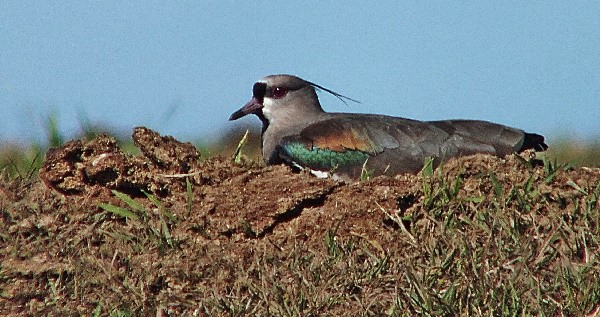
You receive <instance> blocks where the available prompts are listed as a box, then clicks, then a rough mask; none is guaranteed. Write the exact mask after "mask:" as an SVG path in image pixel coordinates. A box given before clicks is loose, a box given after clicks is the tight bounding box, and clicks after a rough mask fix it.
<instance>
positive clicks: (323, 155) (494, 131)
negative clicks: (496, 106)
mask: <svg viewBox="0 0 600 317" xmlns="http://www.w3.org/2000/svg"><path fill="white" fill-rule="evenodd" d="M315 90H323V91H326V92H329V93H331V94H333V95H334V96H336V97H338V98H340V99H342V98H345V99H349V100H352V99H350V98H347V97H344V96H342V95H340V94H338V93H336V92H333V91H331V90H329V89H326V88H324V87H322V86H319V85H316V84H314V83H311V82H309V81H306V80H303V79H301V78H298V77H296V76H291V75H271V76H267V77H265V78H263V79H262V80H259V81H258V82H256V83H255V84H254V87H253V89H252V94H253V96H252V99H250V101H249V102H248V103H246V105H244V106H243V107H242V108H241V109H239V110H238V111H236V112H234V113H233V114H232V115H231V117H230V118H229V120H237V119H239V118H241V117H243V116H245V115H247V114H255V115H257V116H258V118H259V119H260V120H261V121H262V154H263V158H264V160H265V162H266V163H267V164H280V163H286V164H289V165H291V166H294V167H297V168H301V169H304V168H308V169H310V171H311V172H312V173H313V174H315V175H317V176H328V175H330V176H334V177H336V178H339V179H346V180H348V179H358V178H359V177H361V175H365V174H363V173H364V172H365V171H366V172H367V173H368V175H372V176H376V175H396V174H401V173H417V172H418V171H420V170H421V169H422V167H423V164H424V161H425V159H426V158H427V157H432V158H433V159H434V164H435V165H436V166H437V165H439V164H440V163H441V162H442V161H444V160H447V159H449V158H452V157H459V156H465V155H471V154H475V153H488V154H493V155H496V156H500V157H503V156H506V155H508V154H511V153H518V152H521V151H524V150H527V149H533V150H538V151H544V150H546V149H547V148H548V146H547V145H546V144H545V143H544V137H543V136H541V135H538V134H533V133H526V132H524V131H523V130H519V129H515V128H511V127H507V126H504V125H500V124H496V123H491V122H486V121H476V120H444V121H417V120H411V119H405V118H398V117H390V116H384V115H376V114H353V113H330V112H325V111H323V109H322V108H321V104H320V103H319V99H318V97H317V94H316V91H315ZM342 101H343V99H342Z"/></svg>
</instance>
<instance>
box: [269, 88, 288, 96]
mask: <svg viewBox="0 0 600 317" xmlns="http://www.w3.org/2000/svg"><path fill="white" fill-rule="evenodd" d="M287 92H288V91H287V89H285V88H283V87H275V88H273V90H272V91H271V96H272V97H273V98H275V99H279V98H283V97H284V96H285V95H286V94H287Z"/></svg>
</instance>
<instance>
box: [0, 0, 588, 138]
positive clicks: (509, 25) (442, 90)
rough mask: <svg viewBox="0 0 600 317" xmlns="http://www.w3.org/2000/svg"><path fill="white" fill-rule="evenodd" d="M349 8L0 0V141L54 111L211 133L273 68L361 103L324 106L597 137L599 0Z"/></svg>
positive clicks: (74, 126) (36, 131)
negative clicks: (490, 122) (497, 123)
mask: <svg viewBox="0 0 600 317" xmlns="http://www.w3.org/2000/svg"><path fill="white" fill-rule="evenodd" d="M347 3H348V2H347V1H308V2H301V3H300V2H292V1H285V2H283V1H281V2H279V1H178V2H166V1H11V0H5V1H2V2H0V34H1V35H0V142H8V141H20V142H31V141H40V140H44V132H43V125H44V118H45V116H46V115H47V114H48V113H50V112H52V111H55V112H56V113H57V114H58V116H59V119H60V122H59V123H60V124H59V126H60V128H61V131H62V132H63V133H64V134H65V135H68V136H74V135H76V134H77V133H78V131H79V130H80V121H81V118H85V119H89V120H90V121H91V122H93V123H101V124H106V125H108V126H111V127H115V128H118V129H120V130H121V131H131V129H132V128H133V127H134V126H139V125H143V126H147V127H150V128H153V129H156V130H157V131H159V132H160V133H162V134H169V135H173V136H175V137H177V138H179V139H180V140H183V141H191V140H198V139H210V138H213V137H215V136H216V135H217V134H218V133H220V132H223V131H225V130H226V129H228V128H231V127H232V126H233V125H234V123H231V122H229V121H227V119H228V117H229V114H230V113H232V112H233V111H235V110H237V109H238V108H239V107H240V106H242V105H243V104H244V103H245V102H246V101H247V100H248V99H249V98H250V96H251V89H252V84H253V83H254V81H256V80H257V79H259V78H261V77H263V76H265V75H268V74H275V73H289V74H295V75H298V76H300V77H303V78H306V79H308V80H310V81H312V82H315V83H318V84H320V85H322V86H325V87H327V88H330V89H332V90H335V91H337V92H339V93H341V94H344V95H347V96H349V97H352V98H354V99H358V100H360V101H361V103H360V104H354V103H349V104H348V105H344V104H343V103H341V102H340V101H338V100H336V99H335V98H332V97H331V96H325V95H321V101H322V104H323V107H324V108H325V109H326V110H328V111H343V112H368V113H381V114H387V115H394V116H403V117H409V118H414V119H419V120H437V119H450V118H465V119H466V118H469V119H482V120H488V121H494V122H499V123H503V124H507V125H511V126H514V127H518V128H522V129H525V130H527V131H530V132H538V133H542V134H545V135H546V136H547V137H549V138H557V137H559V136H561V135H564V134H569V135H571V136H575V137H578V138H582V139H587V140H590V139H597V138H599V137H600V124H599V123H598V122H599V121H600V18H598V17H600V4H599V3H598V2H595V3H594V2H591V1H590V2H572V1H544V2H542V1H523V0H520V1H502V2H498V3H490V2H488V1H463V2H460V3H461V4H460V5H459V4H458V2H449V1H401V2H397V1H389V2H386V1H382V2H376V3H377V5H369V6H365V5H364V3H359V2H353V3H355V4H350V5H348V4H347ZM242 123H246V124H254V125H257V126H258V125H259V121H258V120H257V119H256V118H255V117H248V118H244V119H243V120H242ZM550 143H552V139H550Z"/></svg>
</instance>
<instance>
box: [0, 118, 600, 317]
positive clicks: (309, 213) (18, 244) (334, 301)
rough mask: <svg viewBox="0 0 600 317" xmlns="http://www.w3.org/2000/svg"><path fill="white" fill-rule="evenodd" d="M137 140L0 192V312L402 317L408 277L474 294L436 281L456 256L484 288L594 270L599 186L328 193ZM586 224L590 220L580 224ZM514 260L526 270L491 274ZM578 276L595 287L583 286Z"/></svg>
mask: <svg viewBox="0 0 600 317" xmlns="http://www.w3.org/2000/svg"><path fill="white" fill-rule="evenodd" d="M133 139H134V143H135V144H136V146H138V147H139V148H140V150H141V152H142V154H141V155H139V156H132V155H128V154H125V153H123V152H122V151H121V149H119V148H118V146H117V144H116V142H115V140H114V139H112V138H111V137H108V136H102V137H98V138H96V139H93V140H91V141H87V142H85V141H81V140H76V141H71V142H68V143H67V144H65V145H64V146H62V147H60V148H57V149H53V150H51V151H49V152H48V153H47V155H46V159H45V162H44V166H43V168H42V169H41V171H40V181H31V182H17V181H15V180H13V181H3V182H2V184H1V186H0V204H1V207H2V209H3V214H2V219H1V224H2V229H1V231H0V234H1V236H0V237H1V238H2V240H3V241H4V242H5V243H4V246H2V247H1V249H0V257H1V258H2V271H1V272H2V275H1V276H0V278H1V279H2V281H3V283H2V284H0V285H1V292H2V296H1V297H0V311H2V312H6V313H8V314H16V315H28V314H29V315H39V314H44V315H46V314H51V315H65V314H66V315H71V314H72V315H76V314H91V312H92V311H95V310H99V311H100V312H103V313H102V315H105V314H108V313H114V312H116V311H126V312H133V314H134V315H140V316H144V315H150V314H153V315H158V316H167V315H174V316H175V315H180V314H184V315H189V314H195V315H235V314H232V311H238V310H239V312H243V313H245V314H248V315H255V314H258V315H261V314H262V315H270V314H276V315H280V314H283V312H284V311H286V310H285V309H284V308H282V307H284V306H285V305H284V303H288V304H287V305H296V306H294V307H295V310H292V311H291V312H297V313H298V315H314V316H316V315H322V314H323V315H331V314H333V315H338V314H348V313H352V314H353V313H357V312H360V313H357V314H359V315H360V314H366V315H369V314H371V313H374V314H376V312H382V311H384V310H385V311H390V309H391V308H390V307H396V306H398V305H401V304H398V303H396V302H397V301H398V300H399V299H400V300H406V301H407V302H410V298H411V297H410V290H413V291H415V290H414V286H411V285H412V284H411V282H410V281H411V278H407V277H411V276H412V277H414V276H415V274H416V276H420V277H421V278H422V279H423V283H424V282H425V281H426V280H428V279H430V278H432V276H435V279H436V281H437V282H435V283H439V284H440V285H437V284H435V283H434V284H435V285H433V284H432V285H431V286H430V287H431V290H432V292H435V290H436V289H439V290H441V289H447V288H448V287H450V285H458V286H456V287H458V288H459V289H461V290H463V291H466V290H469V289H470V288H469V287H473V285H477V282H473V281H474V280H473V278H474V277H472V276H466V275H465V274H464V273H461V272H460V269H458V268H457V267H458V266H461V265H462V266H464V265H465V264H464V263H463V264H461V265H459V264H456V266H457V267H452V266H451V265H450V267H449V268H447V267H444V265H445V264H444V263H446V262H447V261H450V263H452V261H453V257H454V256H455V255H456V254H462V256H471V257H473V256H483V258H485V259H484V262H482V264H481V265H483V266H486V267H487V269H484V268H481V267H479V266H474V267H473V268H472V269H471V271H473V272H478V270H487V272H488V273H486V274H488V275H486V276H487V277H486V279H489V280H490V281H489V283H490V285H495V287H500V286H502V285H503V284H504V283H508V282H507V281H509V280H511V278H514V274H513V273H511V272H514V271H515V270H518V269H519V267H517V266H519V265H520V266H522V267H521V269H522V268H523V267H524V268H528V269H530V270H532V271H531V272H533V273H531V274H535V275H536V278H538V279H541V280H542V281H546V280H549V279H551V278H552V276H553V274H555V273H556V272H559V271H560V270H561V269H563V265H566V264H564V263H566V262H565V261H567V259H568V261H567V262H569V261H574V262H577V263H587V264H588V265H590V266H591V267H593V268H598V265H599V264H598V263H599V262H598V260H597V258H595V257H597V256H598V242H597V241H598V238H597V236H594V235H595V234H596V233H597V231H593V232H587V233H586V230H587V231H589V228H590V227H591V226H594V228H596V225H597V222H598V218H597V217H598V210H597V205H596V201H597V195H598V191H600V189H599V188H600V185H599V184H600V183H599V180H600V172H598V170H595V169H576V170H574V169H565V170H557V171H554V172H553V171H548V170H547V169H545V168H544V167H543V166H542V167H532V166H531V165H530V164H529V162H528V161H527V160H525V159H523V158H520V157H516V156H512V157H507V158H506V159H499V158H496V157H491V156H485V155H479V156H474V157H468V158H461V159H458V160H454V161H451V162H449V163H448V164H446V165H445V166H444V168H443V169H444V170H443V173H439V174H436V175H438V176H435V177H431V178H427V179H424V177H423V176H421V175H400V176H397V177H395V178H387V177H378V178H375V179H372V180H368V181H363V182H355V183H339V182H335V181H333V180H330V179H318V178H315V177H312V176H311V175H309V174H308V173H293V172H292V171H291V170H290V169H289V168H287V167H285V166H269V167H264V166H260V165H259V164H257V163H255V162H251V161H243V162H242V163H238V164H236V163H233V162H232V161H231V160H230V159H226V158H213V159H208V160H204V161H202V160H200V159H199V154H198V151H197V150H196V148H195V147H194V146H193V145H191V144H189V143H182V142H179V141H177V140H175V139H173V138H171V137H163V136H160V135H159V134H157V133H156V132H154V131H151V130H149V129H146V128H136V129H135V130H134V133H133ZM549 173H553V175H549ZM443 184H450V185H449V186H446V187H444V185H443ZM119 193H124V194H126V195H127V196H126V198H123V196H119ZM593 193H595V195H596V198H594V199H596V200H593V199H592V198H593V197H592V196H593V195H594V194H593ZM513 196H514V197H517V196H518V197H517V198H518V199H517V198H515V199H512V198H513ZM127 197H129V199H130V200H128V199H127ZM590 197H591V198H590ZM107 206H109V207H117V208H121V209H114V208H113V209H110V208H108V207H107ZM582 206H589V207H590V208H591V209H590V211H588V214H586V215H583V216H582V214H581V210H582V208H583V207H582ZM586 208H587V207H586ZM123 210H125V212H128V213H127V215H128V216H125V215H126V214H124V213H123ZM490 210H497V213H504V212H505V213H506V217H508V218H507V219H506V221H507V223H509V224H510V223H511V221H512V224H513V225H514V224H515V221H516V222H517V223H518V225H517V226H516V227H515V228H516V229H514V230H521V231H519V235H514V234H509V232H508V231H510V230H508V229H506V228H504V227H502V225H500V224H498V223H495V224H494V223H488V221H497V220H488V218H486V217H487V216H486V215H488V214H491V213H494V212H493V211H490ZM514 210H516V211H514ZM557 210H560V213H559V214H557V213H556V211H557ZM509 211H511V212H509ZM501 217H504V215H501ZM594 217H596V218H594ZM490 219H495V218H490ZM502 219H503V218H502ZM455 222H456V223H458V224H457V225H456V227H454V225H452V226H450V227H448V226H446V225H445V224H448V223H449V224H454V223H455ZM561 223H565V224H568V225H569V226H570V227H569V230H571V232H573V233H574V234H573V237H571V236H569V237H563V238H561V239H558V240H553V242H552V250H554V251H553V253H552V256H550V255H548V256H546V255H545V254H546V253H544V252H549V251H547V250H546V249H544V248H548V245H547V243H549V242H548V240H547V239H554V238H553V237H554V235H555V234H556V230H559V228H561V226H562V225H561ZM475 224H477V225H475ZM503 225H506V224H503ZM509 226H510V225H509ZM519 226H521V227H519ZM503 228H504V229H503ZM452 230H456V231H452ZM528 237H529V238H528ZM531 237H535V238H534V239H533V240H531V239H530V238H531ZM511 239H512V240H511ZM527 239H529V240H527ZM525 240H527V242H524V241H525ZM530 240H531V241H530ZM511 243H512V244H511ZM506 244H508V245H510V246H509V247H506ZM513 244H514V245H513ZM463 247H464V249H463ZM504 247H506V249H503V248H504ZM470 248H471V249H472V248H482V249H478V250H479V251H478V253H477V254H478V255H476V254H470V253H469V252H471V251H472V250H471V251H469V250H470ZM573 248H574V249H573ZM584 249H585V252H584V251H581V250H584ZM519 252H521V253H519ZM582 252H584V254H583V253H582ZM590 254H591V260H590ZM342 255H345V256H346V257H345V258H344V259H346V260H343V261H342V260H340V261H339V262H336V261H335V259H337V258H338V257H341V256H342ZM450 256H452V258H450ZM456 256H458V255H456ZM517 256H520V257H522V258H526V259H527V260H523V263H521V262H516V264H514V263H511V264H510V265H509V266H507V267H509V268H508V269H499V270H498V269H497V268H498V267H500V268H502V267H503V266H502V265H508V264H506V263H507V261H509V260H510V259H513V260H514V258H515V257H517ZM486 257H487V258H486ZM586 257H587V258H586ZM332 259H333V260H332ZM373 259H383V260H381V261H384V262H385V269H383V268H380V269H378V270H377V271H375V272H371V270H372V269H373V267H375V268H377V265H381V263H380V262H378V261H379V260H373ZM586 261H587V262H586ZM442 262H443V263H442ZM473 263H475V262H473ZM473 263H471V264H470V265H474V264H473ZM569 263H571V262H569ZM569 265H570V264H569ZM413 268H414V271H413ZM441 268H444V269H441ZM534 268H535V270H534ZM494 270H496V271H494ZM369 272H371V273H369ZM432 272H434V273H432ZM490 272H491V273H490ZM367 273H368V274H367ZM429 273H431V274H433V275H432V276H429V275H427V274H429ZM365 274H366V275H365ZM586 274H588V275H586V277H587V278H589V279H593V280H595V281H596V282H597V279H598V273H597V272H595V273H594V272H591V273H590V272H588V273H586ZM367 276H368V278H367ZM345 278H346V279H345ZM427 283H430V282H427ZM482 283H483V282H482ZM511 283H523V285H526V282H525V281H521V282H520V281H519V280H512V282H511ZM540 283H541V282H540ZM498 285H500V286H498ZM452 287H455V286H452ZM485 287H489V285H486V286H482V288H485ZM598 289H600V285H599V286H598ZM563 291H564V290H561V289H558V290H554V291H553V292H552V296H554V297H553V298H555V300H556V298H559V297H560V296H558V295H556V294H560V293H561V292H563ZM401 293H402V294H404V293H406V294H408V295H402V294H401ZM536 294H537V293H535V292H533V291H532V292H531V293H524V295H523V296H525V297H524V298H525V300H527V299H528V298H529V300H531V301H535V298H536V296H537V295H536ZM555 295H556V296H555ZM402 296H406V298H404V297H402ZM432 296H433V295H432ZM558 300H560V298H559V299H558ZM243 303H246V304H247V305H246V308H242V307H241V306H244V305H242V304H243ZM394 305H396V306H394ZM407 305H408V304H407ZM238 306H240V307H238ZM417 306H418V305H417ZM442 306H443V305H442ZM591 306H593V305H592V304H589V303H588V304H587V306H585V307H583V308H582V309H589V308H590V307H591ZM398 307H399V308H398V310H399V311H404V310H405V309H406V310H405V311H406V312H412V313H418V312H419V310H418V309H416V308H411V307H412V306H410V305H408V306H406V307H405V306H398ZM236 309H237V310H236ZM280 309H282V310H280ZM391 311H393V309H392V310H391ZM457 311H458V312H463V313H464V312H465V311H462V310H460V309H459V310H457ZM457 311H455V312H457ZM288 312H289V311H288ZM291 314H292V315H294V314H293V313H291ZM392 315H393V314H392Z"/></svg>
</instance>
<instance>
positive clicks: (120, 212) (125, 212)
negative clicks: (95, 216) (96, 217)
mask: <svg viewBox="0 0 600 317" xmlns="http://www.w3.org/2000/svg"><path fill="white" fill-rule="evenodd" d="M98 207H100V208H102V209H104V210H106V211H108V212H110V213H113V214H115V215H117V216H121V217H124V218H131V219H136V220H137V219H138V216H137V215H136V214H134V213H133V212H132V211H131V210H129V209H127V208H123V207H119V206H115V205H111V204H104V203H102V204H99V205H98Z"/></svg>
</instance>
